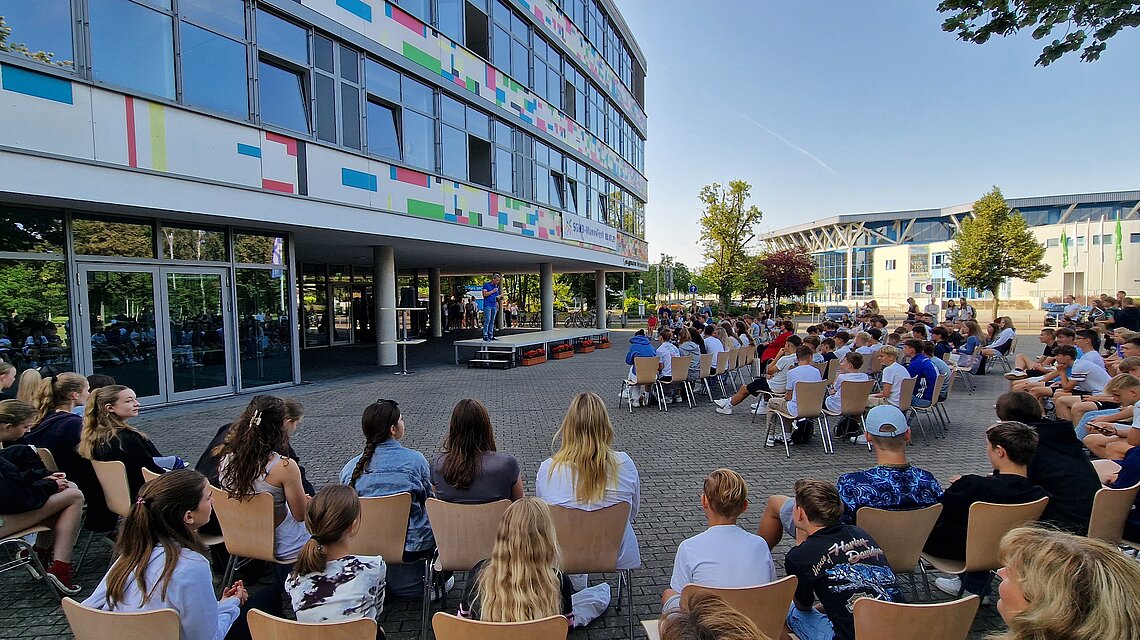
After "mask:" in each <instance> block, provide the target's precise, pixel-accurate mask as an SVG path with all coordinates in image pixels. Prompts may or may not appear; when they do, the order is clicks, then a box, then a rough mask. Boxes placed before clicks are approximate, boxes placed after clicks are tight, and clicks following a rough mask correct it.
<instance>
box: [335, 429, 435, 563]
mask: <svg viewBox="0 0 1140 640" xmlns="http://www.w3.org/2000/svg"><path fill="white" fill-rule="evenodd" d="M360 455H363V454H360ZM360 455H357V456H355V457H353V458H352V459H351V460H349V461H348V463H347V464H346V465H344V469H342V470H341V472H340V481H341V482H342V483H344V484H348V481H349V480H350V479H351V478H352V471H353V469H355V468H356V463H357V462H359V461H360ZM355 487H356V491H357V493H359V494H360V495H361V496H362V497H365V498H372V497H377V496H390V495H392V494H394V493H401V492H403V491H407V492H408V493H410V494H412V511H411V514H410V516H409V517H408V538H407V540H406V541H405V542H404V550H405V551H412V552H414V551H425V550H427V549H432V548H434V547H435V538H434V537H433V536H432V533H431V525H430V524H429V523H428V517H427V509H426V508H425V506H424V505H425V504H426V503H427V499H428V497H430V496H431V495H432V490H431V472H430V471H429V469H428V463H427V458H424V455H423V454H422V453H420V452H419V451H415V450H414V449H408V448H405V447H404V446H403V445H401V444H400V441H399V440H395V439H391V438H390V439H388V440H386V441H384V442H382V443H380V444H378V445H376V452H375V453H374V454H373V455H372V462H371V463H370V464H369V465H368V468H367V469H365V470H364V473H363V474H362V475H361V476H360V479H359V480H357V481H356V485H355Z"/></svg>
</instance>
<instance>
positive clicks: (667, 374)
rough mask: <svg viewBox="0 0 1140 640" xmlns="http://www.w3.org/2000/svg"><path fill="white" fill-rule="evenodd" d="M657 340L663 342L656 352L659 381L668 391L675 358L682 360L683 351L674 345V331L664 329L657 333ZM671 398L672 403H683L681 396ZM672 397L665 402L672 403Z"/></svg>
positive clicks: (668, 397)
mask: <svg viewBox="0 0 1140 640" xmlns="http://www.w3.org/2000/svg"><path fill="white" fill-rule="evenodd" d="M657 339H658V340H659V341H660V342H661V344H660V345H659V346H658V347H657V350H656V351H655V352H654V353H655V354H656V356H657V379H658V380H660V381H661V382H662V384H664V385H665V388H666V390H668V389H669V383H671V382H673V358H680V357H681V351H680V349H678V348H677V345H675V344H673V330H672V329H669V328H667V327H666V328H662V329H661V330H660V331H658V332H657ZM670 396H672V402H683V399H682V398H681V397H680V396H677V395H675V394H670ZM670 396H666V397H665V402H669V401H670Z"/></svg>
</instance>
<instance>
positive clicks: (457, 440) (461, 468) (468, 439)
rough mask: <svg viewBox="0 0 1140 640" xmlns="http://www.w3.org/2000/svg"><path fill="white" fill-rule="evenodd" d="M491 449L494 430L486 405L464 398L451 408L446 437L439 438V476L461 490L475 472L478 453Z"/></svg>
mask: <svg viewBox="0 0 1140 640" xmlns="http://www.w3.org/2000/svg"><path fill="white" fill-rule="evenodd" d="M487 451H495V432H494V431H493V430H492V429H491V416H490V414H488V413H487V407H485V406H483V403H482V402H479V401H478V400H476V399H474V398H464V399H463V400H460V401H459V402H457V403H456V404H455V408H454V409H452V410H451V421H450V423H449V424H448V427H447V439H446V440H444V441H443V479H444V481H446V482H447V484H450V485H451V486H453V487H455V488H456V489H460V490H464V489H467V488H469V487H470V486H471V483H472V482H474V481H475V476H476V475H478V474H479V456H480V454H482V453H485V452H487Z"/></svg>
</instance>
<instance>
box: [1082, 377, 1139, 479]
mask: <svg viewBox="0 0 1140 640" xmlns="http://www.w3.org/2000/svg"><path fill="white" fill-rule="evenodd" d="M1105 393H1109V394H1112V397H1113V398H1116V399H1117V402H1119V403H1120V405H1121V407H1122V408H1123V407H1127V408H1128V409H1129V410H1130V411H1131V413H1132V422H1131V425H1128V426H1125V425H1121V424H1117V423H1116V422H1112V421H1109V420H1107V419H1105V420H1101V421H1096V422H1092V423H1089V427H1088V428H1089V432H1090V433H1089V434H1088V435H1087V436H1085V439H1084V443H1085V446H1086V447H1088V448H1089V451H1091V452H1092V453H1093V455H1095V456H1096V457H1098V458H1103V459H1106V460H1121V459H1123V458H1124V457H1125V456H1126V455H1127V453H1128V452H1129V451H1130V450H1131V449H1132V447H1133V446H1135V445H1133V443H1132V441H1131V438H1129V436H1128V434H1129V433H1130V432H1132V431H1135V430H1136V429H1137V428H1140V379H1137V378H1136V377H1135V376H1133V375H1129V374H1127V373H1122V374H1120V375H1118V376H1116V377H1115V378H1113V379H1112V380H1111V381H1109V383H1108V386H1106V387H1105Z"/></svg>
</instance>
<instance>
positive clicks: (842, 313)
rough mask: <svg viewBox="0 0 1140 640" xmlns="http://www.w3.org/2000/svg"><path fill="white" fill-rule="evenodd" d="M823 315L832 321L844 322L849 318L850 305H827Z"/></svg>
mask: <svg viewBox="0 0 1140 640" xmlns="http://www.w3.org/2000/svg"><path fill="white" fill-rule="evenodd" d="M823 315H824V317H825V318H827V319H828V320H831V321H832V322H839V323H844V322H847V321H848V320H850V319H851V308H850V307H827V310H825V311H824V312H823Z"/></svg>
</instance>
